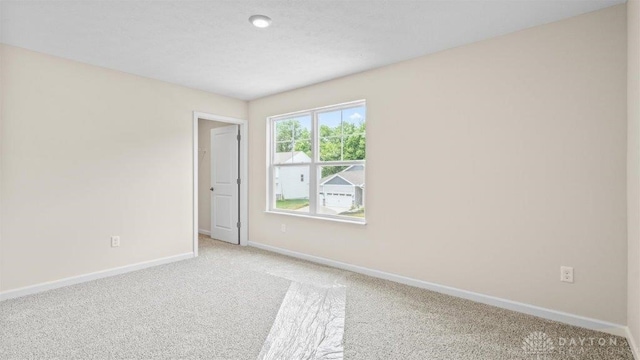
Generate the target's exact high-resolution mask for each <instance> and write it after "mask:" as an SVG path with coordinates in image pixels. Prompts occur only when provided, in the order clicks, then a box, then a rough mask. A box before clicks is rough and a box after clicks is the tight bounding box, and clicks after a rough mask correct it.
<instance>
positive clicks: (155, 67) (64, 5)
mask: <svg viewBox="0 0 640 360" xmlns="http://www.w3.org/2000/svg"><path fill="white" fill-rule="evenodd" d="M623 2H624V0H595V1H593V0H556V1H544V0H499V1H487V0H469V1H462V0H422V1H420V0H414V1H402V0H395V1H391V0H371V1H348V0H342V1H329V0H324V1H319V0H316V1H305V0H297V1H292V0H290V1H244V0H237V1H135V0H133V1H28V0H27V1H6V0H4V1H0V7H1V8H0V10H1V14H0V21H1V24H0V31H1V34H0V39H1V41H2V42H3V43H5V44H10V45H15V46H19V47H23V48H27V49H31V50H35V51H39V52H43V53H47V54H51V55H56V56H60V57H63V58H68V59H72V60H76V61H80V62H84V63H89V64H93V65H98V66H103V67H106V68H111V69H116V70H121V71H125V72H128V73H133V74H138V75H142V76H146V77H150V78H155V79H160V80H164V81H168V82H171V83H175V84H181V85H184V86H188V87H192V88H196V89H202V90H207V91H211V92H215V93H218V94H223V95H228V96H232V97H236V98H240V99H245V100H247V99H254V98H258V97H262V96H265V95H269V94H274V93H278V92H282V91H285V90H289V89H294V88H297V87H301V86H305V85H309V84H313V83H317V82H321V81H324V80H328V79H333V78H336V77H340V76H344V75H348V74H353V73H356V72H360V71H363V70H367V69H372V68H376V67H379V66H383V65H387V64H391V63H394V62H398V61H402V60H406V59H410V58H414V57H417V56H420V55H424V54H429V53H433V52H436V51H440V50H443V49H447V48H452V47H455V46H460V45H463V44H468V43H471V42H474V41H478V40H482V39H487V38H490V37H493V36H497V35H502V34H506V33H509V32H513V31H516V30H520V29H524V28H528V27H531V26H536V25H541V24H545V23H549V22H552V21H557V20H560V19H563V18H567V17H570V16H575V15H578V14H582V13H586V12H590V11H594V10H598V9H602V8H605V7H608V6H611V5H615V4H619V3H623ZM253 14H265V15H268V16H270V17H271V18H272V19H273V24H272V26H271V27H269V28H267V29H257V28H254V27H253V26H251V24H250V23H249V22H248V20H247V19H248V18H249V16H250V15H253Z"/></svg>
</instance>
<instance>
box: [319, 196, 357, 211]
mask: <svg viewBox="0 0 640 360" xmlns="http://www.w3.org/2000/svg"><path fill="white" fill-rule="evenodd" d="M325 196H326V203H325V206H329V207H338V208H347V209H348V208H350V207H351V205H353V195H352V194H344V193H327V194H326V195H325Z"/></svg>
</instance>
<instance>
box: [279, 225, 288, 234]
mask: <svg viewBox="0 0 640 360" xmlns="http://www.w3.org/2000/svg"><path fill="white" fill-rule="evenodd" d="M280 231H282V232H287V224H281V225H280Z"/></svg>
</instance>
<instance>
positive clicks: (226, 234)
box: [211, 125, 240, 244]
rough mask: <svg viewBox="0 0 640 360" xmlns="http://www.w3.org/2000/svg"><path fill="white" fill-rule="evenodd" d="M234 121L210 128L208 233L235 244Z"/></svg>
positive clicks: (237, 232) (235, 171)
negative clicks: (209, 214) (227, 124)
mask: <svg viewBox="0 0 640 360" xmlns="http://www.w3.org/2000/svg"><path fill="white" fill-rule="evenodd" d="M237 136H238V125H231V126H225V127H220V128H215V129H211V237H212V238H214V239H217V240H222V241H226V242H229V243H232V244H238V243H239V242H238V239H239V229H238V224H239V221H240V219H239V214H238V210H239V204H238V189H239V185H238V161H239V157H238V138H237Z"/></svg>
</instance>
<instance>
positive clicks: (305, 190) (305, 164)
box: [267, 100, 366, 223]
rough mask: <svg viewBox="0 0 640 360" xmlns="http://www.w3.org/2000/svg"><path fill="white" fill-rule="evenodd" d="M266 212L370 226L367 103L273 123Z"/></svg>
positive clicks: (301, 114)
mask: <svg viewBox="0 0 640 360" xmlns="http://www.w3.org/2000/svg"><path fill="white" fill-rule="evenodd" d="M267 123H268V124H267V126H268V134H269V135H268V136H269V141H268V149H267V150H268V152H269V161H268V162H269V163H268V165H269V167H268V179H267V181H268V184H269V194H268V200H267V202H268V203H267V210H268V211H270V212H278V213H285V214H294V215H304V216H312V217H319V218H327V219H337V220H348V221H353V222H360V223H364V221H365V207H366V203H365V199H366V196H365V166H366V104H365V101H364V100H361V101H356V102H351V103H346V104H340V105H334V106H327V107H322V108H317V109H312V110H307V111H301V112H297V113H291V114H286V115H278V116H273V117H270V118H268V121H267Z"/></svg>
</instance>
